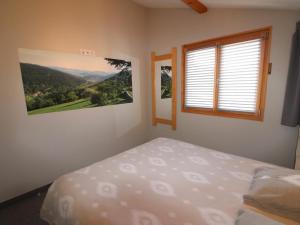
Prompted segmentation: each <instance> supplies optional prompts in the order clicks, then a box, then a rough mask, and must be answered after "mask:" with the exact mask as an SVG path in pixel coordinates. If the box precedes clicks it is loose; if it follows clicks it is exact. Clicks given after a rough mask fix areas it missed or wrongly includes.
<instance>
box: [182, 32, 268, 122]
mask: <svg viewBox="0 0 300 225" xmlns="http://www.w3.org/2000/svg"><path fill="white" fill-rule="evenodd" d="M271 37H272V27H266V28H261V29H257V30H252V31H247V32H242V33H237V34H233V35H228V36H224V37H220V38H214V39H210V40H206V41H201V42H196V43H191V44H186V45H183V46H182V84H181V86H182V87H181V98H182V99H181V102H182V107H181V111H182V112H186V113H196V114H204V115H212V116H221V117H229V118H238V119H247V120H256V121H263V119H264V112H265V103H266V92H267V80H268V73H269V59H270V47H271ZM257 38H262V39H263V41H262V51H261V62H260V75H259V84H258V92H257V100H256V104H257V106H256V109H257V111H256V112H255V113H248V112H235V111H223V110H220V109H218V108H217V107H218V97H219V93H218V90H219V87H218V79H219V70H220V60H221V48H220V46H221V45H226V44H233V43H238V42H243V41H250V40H253V39H257ZM208 47H216V48H217V49H216V64H215V82H214V100H213V101H214V104H213V109H205V108H198V107H186V105H185V93H186V92H185V91H186V90H185V89H186V82H185V79H186V78H185V77H186V54H187V52H188V51H192V50H198V49H202V48H208Z"/></svg>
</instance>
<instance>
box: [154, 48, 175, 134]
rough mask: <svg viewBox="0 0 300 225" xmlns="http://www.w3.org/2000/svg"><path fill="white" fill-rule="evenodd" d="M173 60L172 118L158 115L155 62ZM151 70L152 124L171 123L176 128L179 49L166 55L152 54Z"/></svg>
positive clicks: (173, 49)
mask: <svg viewBox="0 0 300 225" xmlns="http://www.w3.org/2000/svg"><path fill="white" fill-rule="evenodd" d="M169 59H170V60H171V63H172V115H171V117H172V118H171V120H169V119H164V118H158V117H157V115H156V92H155V90H156V85H155V75H156V71H155V63H156V62H158V61H163V60H169ZM151 70H152V124H153V126H156V125H157V124H158V123H160V124H165V125H170V126H172V129H173V130H176V107H177V92H176V90H177V88H176V86H177V84H176V82H177V49H176V48H172V52H171V53H169V54H165V55H156V54H155V52H152V54H151Z"/></svg>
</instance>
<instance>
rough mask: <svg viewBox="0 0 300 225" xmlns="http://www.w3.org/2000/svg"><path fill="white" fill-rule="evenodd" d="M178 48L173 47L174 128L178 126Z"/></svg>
mask: <svg viewBox="0 0 300 225" xmlns="http://www.w3.org/2000/svg"><path fill="white" fill-rule="evenodd" d="M176 112H177V49H176V48H173V49H172V129H173V130H176V126H177V123H176V121H177V118H176Z"/></svg>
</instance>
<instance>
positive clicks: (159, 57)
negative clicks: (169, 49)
mask: <svg viewBox="0 0 300 225" xmlns="http://www.w3.org/2000/svg"><path fill="white" fill-rule="evenodd" d="M171 58H172V54H165V55H156V56H154V61H155V62H157V61H163V60H168V59H171Z"/></svg>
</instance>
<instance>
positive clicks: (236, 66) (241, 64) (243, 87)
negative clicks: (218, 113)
mask: <svg viewBox="0 0 300 225" xmlns="http://www.w3.org/2000/svg"><path fill="white" fill-rule="evenodd" d="M260 57H261V39H256V40H251V41H246V42H240V43H235V44H229V45H223V46H221V60H220V70H219V71H220V72H219V83H218V87H219V98H218V109H220V110H224V111H238V112H251V113H255V112H256V111H257V110H256V103H257V93H258V86H259V76H260V62H261V58H260Z"/></svg>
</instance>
